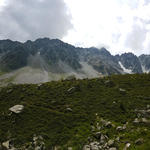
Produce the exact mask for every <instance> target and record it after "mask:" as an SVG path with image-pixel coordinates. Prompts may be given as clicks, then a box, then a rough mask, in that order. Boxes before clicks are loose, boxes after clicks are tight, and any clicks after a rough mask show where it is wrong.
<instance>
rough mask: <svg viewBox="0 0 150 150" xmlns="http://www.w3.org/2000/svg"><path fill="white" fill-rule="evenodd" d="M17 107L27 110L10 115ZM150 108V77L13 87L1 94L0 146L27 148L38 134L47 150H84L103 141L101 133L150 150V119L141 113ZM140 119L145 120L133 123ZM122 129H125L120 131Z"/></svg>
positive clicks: (119, 144) (138, 149)
mask: <svg viewBox="0 0 150 150" xmlns="http://www.w3.org/2000/svg"><path fill="white" fill-rule="evenodd" d="M18 104H19V105H23V106H24V109H23V111H22V112H21V113H19V114H15V113H12V112H10V110H9V108H10V107H12V106H14V105H18ZM149 105H150V74H140V75H138V74H135V75H113V76H109V77H104V78H96V79H90V80H89V79H84V80H75V79H72V80H68V81H67V80H65V81H63V80H62V81H57V82H54V81H53V82H49V83H44V84H38V85H36V84H22V85H9V86H7V87H4V88H2V89H1V91H0V143H3V142H5V141H8V140H11V142H12V143H13V145H14V146H15V147H16V148H17V149H19V148H20V149H23V147H29V145H30V144H31V142H32V140H33V137H34V136H35V135H37V136H41V137H42V140H43V142H44V144H45V148H46V149H47V150H50V149H54V147H55V148H56V146H57V149H64V150H65V149H68V147H71V148H72V149H73V150H82V149H83V147H84V145H86V144H89V143H90V142H91V141H99V139H98V137H97V136H95V135H96V134H97V133H98V132H101V133H103V134H105V135H107V137H108V138H109V139H114V140H115V139H116V138H118V141H116V142H115V144H114V146H115V147H116V148H117V149H120V150H121V149H123V148H124V146H125V144H126V143H130V144H131V146H130V147H129V149H131V150H149V147H150V122H149V119H150V115H149V116H148V115H147V114H144V113H137V112H142V111H141V110H143V111H144V110H145V111H146V110H148V109H149ZM145 115H146V116H145ZM140 117H141V118H146V119H147V122H144V121H143V122H139V123H134V120H135V118H140ZM104 120H105V123H108V122H111V123H110V124H111V125H110V126H107V125H105V123H104ZM98 126H99V127H98ZM122 126H126V127H125V128H124V129H121V130H120V131H118V130H117V127H122ZM138 139H141V141H140V142H139V143H138V142H136V141H137V140H138ZM3 149H5V148H4V147H3Z"/></svg>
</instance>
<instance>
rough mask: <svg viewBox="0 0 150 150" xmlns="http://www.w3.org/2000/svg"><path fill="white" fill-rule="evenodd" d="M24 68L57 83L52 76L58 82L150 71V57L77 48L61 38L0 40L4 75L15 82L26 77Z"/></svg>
mask: <svg viewBox="0 0 150 150" xmlns="http://www.w3.org/2000/svg"><path fill="white" fill-rule="evenodd" d="M24 68H30V69H32V72H34V73H35V74H36V72H37V70H38V71H40V73H42V75H44V76H45V74H46V76H47V77H46V78H47V80H46V81H49V80H55V78H54V77H52V74H53V76H58V78H57V79H60V78H66V77H68V76H70V75H74V76H76V77H77V78H87V77H89V78H90V77H97V76H100V75H111V74H124V73H142V72H149V70H150V56H149V55H141V56H140V57H137V56H135V55H134V54H132V53H125V54H122V55H116V56H113V55H111V54H110V53H109V52H108V51H107V50H106V49H105V48H101V49H97V48H94V47H91V48H78V47H74V46H72V45H70V44H67V43H64V42H62V41H60V40H58V39H52V40H50V39H49V38H43V39H37V40H36V41H27V42H25V43H20V42H16V41H15V42H13V41H11V40H1V41H0V70H1V72H2V74H4V73H7V74H9V73H12V72H13V73H14V74H15V79H16V78H17V76H18V74H19V75H20V74H23V75H24V74H25V73H26V72H28V71H27V70H26V69H25V70H26V71H25V72H24V71H23V72H22V71H20V70H24ZM34 70H36V71H34ZM18 71H19V73H18ZM16 72H17V73H16ZM3 76H4V75H3ZM8 76H9V75H8ZM3 78H5V77H3ZM28 78H30V76H29V77H28ZM0 80H1V79H0ZM38 80H39V79H38ZM43 80H44V79H43ZM43 80H42V82H43ZM44 81H45V80H44Z"/></svg>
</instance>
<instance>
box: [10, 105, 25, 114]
mask: <svg viewBox="0 0 150 150" xmlns="http://www.w3.org/2000/svg"><path fill="white" fill-rule="evenodd" d="M23 109H24V106H23V105H15V106H13V107H11V108H9V110H10V111H11V112H14V113H16V114H19V113H21V112H22V111H23Z"/></svg>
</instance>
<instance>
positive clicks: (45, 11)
mask: <svg viewBox="0 0 150 150" xmlns="http://www.w3.org/2000/svg"><path fill="white" fill-rule="evenodd" d="M0 18H1V19H0V38H1V39H2V38H10V39H12V40H19V41H25V40H28V39H30V40H34V39H36V38H39V37H50V38H62V37H63V36H65V35H66V34H67V31H68V30H69V29H71V28H72V24H71V15H70V14H69V12H68V9H67V7H66V4H65V3H64V1H63V0H11V1H9V2H8V4H7V6H6V7H5V8H3V11H2V12H0Z"/></svg>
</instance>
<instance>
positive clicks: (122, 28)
mask: <svg viewBox="0 0 150 150" xmlns="http://www.w3.org/2000/svg"><path fill="white" fill-rule="evenodd" d="M41 37H49V38H51V39H52V38H59V39H61V40H63V41H65V42H67V43H70V44H73V45H75V46H80V47H92V46H94V47H97V48H101V47H105V48H107V49H108V50H109V51H110V52H111V53H112V54H118V53H119V54H120V53H124V52H133V53H134V54H136V55H140V54H143V53H145V54H150V0H0V39H7V38H9V39H12V40H18V41H26V40H35V39H37V38H41Z"/></svg>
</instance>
